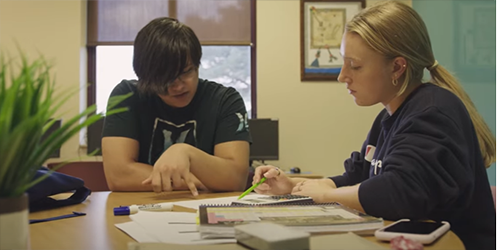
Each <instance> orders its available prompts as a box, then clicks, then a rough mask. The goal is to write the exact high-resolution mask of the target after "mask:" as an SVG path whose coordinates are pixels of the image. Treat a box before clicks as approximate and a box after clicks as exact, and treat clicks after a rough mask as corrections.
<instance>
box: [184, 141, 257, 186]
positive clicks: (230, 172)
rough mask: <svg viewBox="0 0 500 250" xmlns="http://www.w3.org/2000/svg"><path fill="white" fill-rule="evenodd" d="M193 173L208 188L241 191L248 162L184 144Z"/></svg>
mask: <svg viewBox="0 0 500 250" xmlns="http://www.w3.org/2000/svg"><path fill="white" fill-rule="evenodd" d="M186 150H187V152H188V155H189V159H190V163H191V173H193V174H194V175H195V176H196V177H197V178H198V179H199V180H200V181H201V182H202V183H203V184H204V185H205V186H206V187H207V188H208V189H210V190H214V191H242V190H243V189H244V188H245V186H246V182H247V178H248V166H247V165H248V163H246V164H245V165H242V164H241V163H240V164H238V163H237V162H235V161H233V160H231V159H224V158H221V157H217V156H213V155H210V154H207V153H205V152H203V151H201V150H200V149H197V148H195V147H193V146H190V145H186Z"/></svg>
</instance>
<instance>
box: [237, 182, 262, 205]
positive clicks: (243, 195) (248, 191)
mask: <svg viewBox="0 0 500 250" xmlns="http://www.w3.org/2000/svg"><path fill="white" fill-rule="evenodd" d="M264 181H266V177H262V179H260V181H259V182H257V183H255V184H253V186H251V187H250V188H248V189H247V190H246V191H245V192H243V193H242V194H241V195H240V197H238V200H239V199H241V198H243V197H245V195H247V194H249V193H250V192H252V191H253V190H254V189H255V188H256V187H257V186H259V185H260V184H262V183H263V182H264Z"/></svg>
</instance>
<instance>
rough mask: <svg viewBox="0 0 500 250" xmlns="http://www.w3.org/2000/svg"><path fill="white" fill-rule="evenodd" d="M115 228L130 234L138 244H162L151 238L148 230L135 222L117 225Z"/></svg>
mask: <svg viewBox="0 0 500 250" xmlns="http://www.w3.org/2000/svg"><path fill="white" fill-rule="evenodd" d="M115 226H116V227H117V228H118V229H120V230H122V231H123V232H125V233H126V234H128V235H129V236H130V237H132V238H133V239H134V240H136V241H137V242H141V243H144V242H161V241H159V240H157V239H155V238H153V237H151V236H150V235H149V234H148V232H147V231H146V230H144V229H143V228H142V227H141V226H140V225H139V224H137V223H136V222H134V221H129V222H124V223H119V224H115Z"/></svg>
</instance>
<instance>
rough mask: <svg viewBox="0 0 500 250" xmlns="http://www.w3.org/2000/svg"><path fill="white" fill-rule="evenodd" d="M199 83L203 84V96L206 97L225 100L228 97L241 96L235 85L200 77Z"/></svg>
mask: <svg viewBox="0 0 500 250" xmlns="http://www.w3.org/2000/svg"><path fill="white" fill-rule="evenodd" d="M199 84H200V85H203V96H204V97H205V98H209V99H212V100H219V101H224V100H226V99H228V98H241V96H240V94H239V92H238V91H237V90H236V89H235V88H233V87H228V86H224V85H222V84H220V83H216V82H213V81H209V80H202V79H200V82H199Z"/></svg>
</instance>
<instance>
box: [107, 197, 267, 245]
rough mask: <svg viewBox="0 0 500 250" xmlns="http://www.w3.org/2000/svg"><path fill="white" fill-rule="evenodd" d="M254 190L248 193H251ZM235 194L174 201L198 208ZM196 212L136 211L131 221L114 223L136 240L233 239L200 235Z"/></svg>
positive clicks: (226, 200)
mask: <svg viewBox="0 0 500 250" xmlns="http://www.w3.org/2000/svg"><path fill="white" fill-rule="evenodd" d="M254 195H257V194H248V195H247V196H248V197H252V196H254ZM237 198H238V196H231V197H223V198H213V199H200V200H190V201H180V202H174V204H175V205H177V206H183V207H188V208H193V209H198V207H199V206H200V205H203V204H217V205H229V204H231V203H232V202H233V201H235V200H236V199H237ZM196 216H197V214H196V213H184V212H151V211H139V213H137V214H134V215H131V216H130V218H131V219H132V221H130V222H125V223H120V224H116V225H115V226H116V227H117V228H119V229H120V230H122V231H123V232H125V233H126V234H128V235H129V236H130V237H132V238H134V239H135V240H136V241H137V242H163V243H171V244H218V243H233V242H236V241H235V240H234V239H215V240H214V239H209V240H206V239H201V237H200V233H199V232H198V229H197V225H196Z"/></svg>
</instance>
